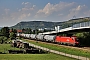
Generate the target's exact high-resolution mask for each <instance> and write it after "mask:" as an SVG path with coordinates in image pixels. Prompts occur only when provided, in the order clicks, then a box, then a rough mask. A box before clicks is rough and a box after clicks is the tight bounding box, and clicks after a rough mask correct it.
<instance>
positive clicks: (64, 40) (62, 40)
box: [55, 36, 79, 46]
mask: <svg viewBox="0 0 90 60" xmlns="http://www.w3.org/2000/svg"><path fill="white" fill-rule="evenodd" d="M55 42H57V43H59V44H66V45H73V46H77V45H79V42H78V39H77V37H64V36H56V39H55Z"/></svg>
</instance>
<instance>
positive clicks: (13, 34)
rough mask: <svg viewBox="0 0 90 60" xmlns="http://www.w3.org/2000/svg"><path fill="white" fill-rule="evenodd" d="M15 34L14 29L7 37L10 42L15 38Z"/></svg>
mask: <svg viewBox="0 0 90 60" xmlns="http://www.w3.org/2000/svg"><path fill="white" fill-rule="evenodd" d="M16 33H17V30H16V29H12V32H11V33H10V35H9V37H10V39H11V40H12V39H15V38H16Z"/></svg>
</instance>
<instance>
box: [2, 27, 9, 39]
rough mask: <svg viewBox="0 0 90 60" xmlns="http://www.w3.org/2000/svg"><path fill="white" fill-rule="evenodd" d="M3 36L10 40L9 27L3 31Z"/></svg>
mask: <svg viewBox="0 0 90 60" xmlns="http://www.w3.org/2000/svg"><path fill="white" fill-rule="evenodd" d="M1 34H2V35H3V36H5V37H7V38H9V28H8V27H4V28H2V29H1Z"/></svg>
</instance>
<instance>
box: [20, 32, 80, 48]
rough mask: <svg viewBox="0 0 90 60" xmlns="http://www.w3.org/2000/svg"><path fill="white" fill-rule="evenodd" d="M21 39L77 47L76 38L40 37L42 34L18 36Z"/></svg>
mask: <svg viewBox="0 0 90 60" xmlns="http://www.w3.org/2000/svg"><path fill="white" fill-rule="evenodd" d="M18 35H20V36H22V37H25V38H29V39H34V40H40V41H45V42H54V43H59V44H65V45H73V46H78V45H79V41H78V39H77V37H65V36H56V35H42V34H18Z"/></svg>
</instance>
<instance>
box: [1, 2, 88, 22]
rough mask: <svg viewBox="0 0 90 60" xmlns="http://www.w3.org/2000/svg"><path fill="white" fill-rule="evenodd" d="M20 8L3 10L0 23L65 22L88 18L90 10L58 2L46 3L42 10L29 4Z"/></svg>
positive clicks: (78, 5) (83, 6) (73, 4)
mask: <svg viewBox="0 0 90 60" xmlns="http://www.w3.org/2000/svg"><path fill="white" fill-rule="evenodd" d="M21 5H22V7H21V8H20V7H17V8H16V10H17V11H13V10H12V9H8V8H6V9H4V10H3V12H2V13H1V14H0V22H1V21H3V22H5V21H6V20H7V21H10V22H13V23H15V22H17V21H22V20H46V21H59V22H60V21H65V20H68V19H71V18H73V16H74V15H75V16H76V18H78V17H85V16H90V9H89V8H88V6H86V5H80V4H77V3H75V2H71V3H67V2H60V3H57V4H51V3H47V4H46V5H45V6H44V7H43V8H42V9H40V8H39V6H36V5H34V4H31V3H30V2H22V4H21Z"/></svg>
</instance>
